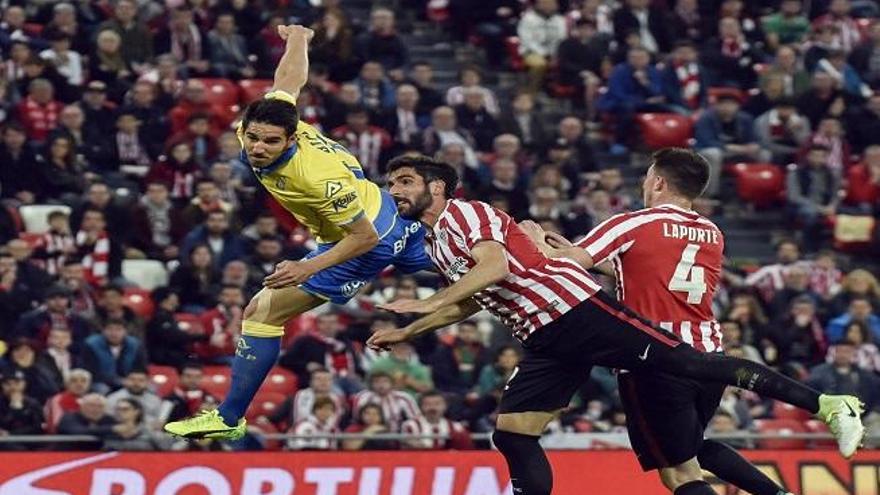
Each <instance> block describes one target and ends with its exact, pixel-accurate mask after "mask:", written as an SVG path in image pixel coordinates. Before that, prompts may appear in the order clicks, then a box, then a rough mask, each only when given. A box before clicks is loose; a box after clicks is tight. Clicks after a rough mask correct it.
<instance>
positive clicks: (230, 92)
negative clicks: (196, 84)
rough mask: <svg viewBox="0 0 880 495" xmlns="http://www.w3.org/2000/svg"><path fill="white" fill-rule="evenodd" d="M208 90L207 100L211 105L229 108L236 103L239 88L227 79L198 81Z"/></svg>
mask: <svg viewBox="0 0 880 495" xmlns="http://www.w3.org/2000/svg"><path fill="white" fill-rule="evenodd" d="M199 81H202V82H203V83H204V84H205V87H206V88H208V91H207V95H206V96H207V99H208V101H209V102H211V103H216V104H218V105H223V106H230V105H235V104H237V103H238V98H239V87H238V85H237V84H235V83H234V82H232V81H230V80H229V79H223V78H203V79H199Z"/></svg>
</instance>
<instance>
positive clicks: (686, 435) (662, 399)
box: [617, 371, 726, 471]
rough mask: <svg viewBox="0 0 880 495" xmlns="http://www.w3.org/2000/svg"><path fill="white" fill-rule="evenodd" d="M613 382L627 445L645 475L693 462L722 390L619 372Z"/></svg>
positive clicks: (658, 375)
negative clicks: (628, 442) (621, 407)
mask: <svg viewBox="0 0 880 495" xmlns="http://www.w3.org/2000/svg"><path fill="white" fill-rule="evenodd" d="M617 383H618V384H619V388H620V400H621V402H623V408H624V410H625V411H626V427H627V431H628V433H629V440H630V443H631V444H632V448H633V451H634V452H635V453H636V457H638V459H639V464H641V465H642V469H644V470H645V471H653V470H655V469H659V468H664V467H672V466H677V465H679V464H681V463H682V462H684V461H686V460H688V459H691V458H692V457H696V455H697V453H698V452H699V451H700V448H701V447H702V445H703V432H704V431H705V430H706V426H708V425H709V421H711V420H712V416H714V415H715V410H716V409H717V408H718V403H719V402H720V401H721V396H722V395H723V394H724V389H725V387H726V385H724V384H720V383H714V382H700V381H697V380H693V379H690V378H682V377H679V376H675V375H670V374H668V373H665V372H662V371H651V372H645V371H639V372H634V373H621V374H620V375H618V378H617Z"/></svg>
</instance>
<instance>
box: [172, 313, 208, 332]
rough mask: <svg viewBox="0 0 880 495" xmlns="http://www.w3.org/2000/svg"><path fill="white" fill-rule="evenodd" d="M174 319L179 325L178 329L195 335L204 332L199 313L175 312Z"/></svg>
mask: <svg viewBox="0 0 880 495" xmlns="http://www.w3.org/2000/svg"><path fill="white" fill-rule="evenodd" d="M174 320H175V321H177V323H178V324H179V325H180V329H181V330H183V331H184V332H187V333H192V334H196V335H201V334H203V333H205V328H204V326H203V325H202V319H201V318H200V317H199V315H194V314H191V313H176V314H175V315H174Z"/></svg>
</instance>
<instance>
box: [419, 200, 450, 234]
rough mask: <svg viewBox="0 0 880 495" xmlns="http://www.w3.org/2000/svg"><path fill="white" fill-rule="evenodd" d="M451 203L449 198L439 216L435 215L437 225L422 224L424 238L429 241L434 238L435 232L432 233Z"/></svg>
mask: <svg viewBox="0 0 880 495" xmlns="http://www.w3.org/2000/svg"><path fill="white" fill-rule="evenodd" d="M452 201H453V199H452V198H449V199H447V200H446V206H444V207H443V210H442V211H441V212H440V214H439V215H437V223H435V224H434V225H428V224H425V223H422V225H423V226H424V227H425V236H426V237H428V238H430V239H434V238H435V234H436V232H435V231H434V229H435V228H437V225H438V224H439V223H440V219H441V218H443V215H445V214H446V210H448V209H449V205H451V204H452Z"/></svg>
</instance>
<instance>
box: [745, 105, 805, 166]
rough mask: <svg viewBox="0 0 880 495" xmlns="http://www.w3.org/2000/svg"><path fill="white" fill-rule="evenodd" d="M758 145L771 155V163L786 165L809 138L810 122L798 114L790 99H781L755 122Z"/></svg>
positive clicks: (795, 156)
mask: <svg viewBox="0 0 880 495" xmlns="http://www.w3.org/2000/svg"><path fill="white" fill-rule="evenodd" d="M755 136H756V137H757V138H758V143H760V144H761V146H762V147H763V148H765V149H767V150H769V151H770V153H772V154H773V158H772V160H773V163H777V164H779V165H787V164H789V163H792V162H793V161H795V160H796V159H797V153H798V150H799V149H800V148H801V146H803V145H804V143H806V141H807V138H809V136H810V121H809V120H808V119H807V118H806V117H804V116H803V115H801V114H799V113H798V111H797V104H796V103H795V101H794V100H793V99H792V98H789V97H782V98H780V99H778V100H776V102H775V103H774V104H773V109H772V110H769V111H767V112H765V113H764V114H763V115H761V116H760V117H758V118H757V119H756V120H755Z"/></svg>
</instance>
